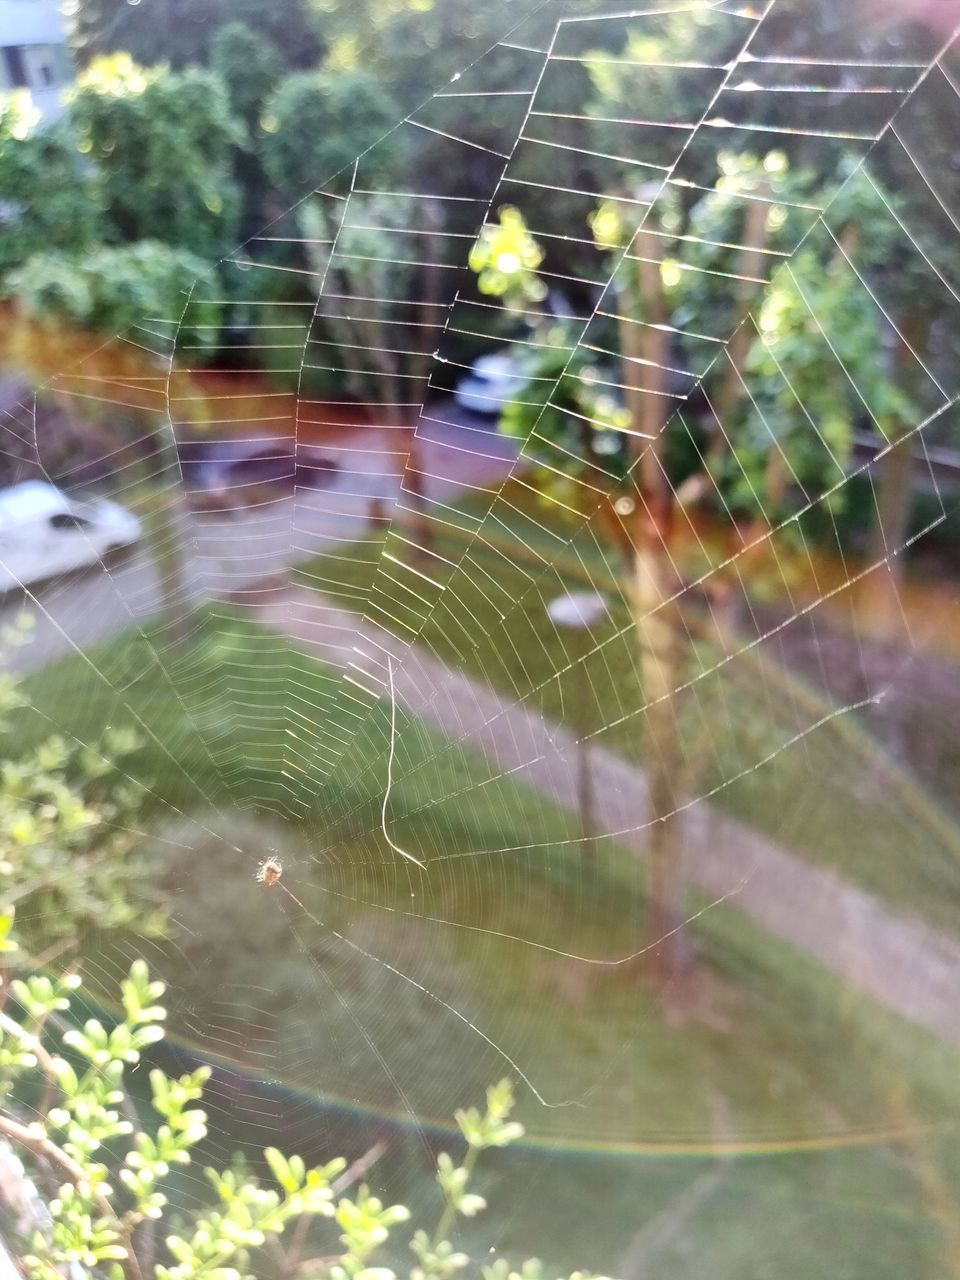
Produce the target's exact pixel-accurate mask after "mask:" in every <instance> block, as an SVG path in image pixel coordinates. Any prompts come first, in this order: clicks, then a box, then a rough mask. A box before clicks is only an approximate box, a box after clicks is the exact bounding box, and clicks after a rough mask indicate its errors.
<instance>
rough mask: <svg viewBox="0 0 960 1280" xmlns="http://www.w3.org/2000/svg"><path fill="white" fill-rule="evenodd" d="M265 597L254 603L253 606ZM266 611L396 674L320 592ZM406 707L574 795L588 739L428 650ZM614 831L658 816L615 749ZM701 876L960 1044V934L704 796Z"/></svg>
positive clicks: (698, 839) (689, 836)
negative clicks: (511, 701) (580, 742)
mask: <svg viewBox="0 0 960 1280" xmlns="http://www.w3.org/2000/svg"><path fill="white" fill-rule="evenodd" d="M251 603H253V601H251ZM255 608H256V612H257V616H258V617H259V618H260V620H261V621H262V622H263V623H264V624H265V625H266V626H269V627H272V628H274V629H275V630H277V631H279V632H282V633H284V634H285V635H287V636H289V637H290V638H291V639H292V640H293V641H294V642H295V643H296V644H298V645H299V646H301V647H302V648H303V649H305V650H306V651H308V652H310V653H311V654H313V655H314V656H315V657H316V658H318V659H319V660H321V661H325V662H329V663H334V664H336V665H345V664H346V662H347V661H351V662H355V663H357V664H358V665H359V666H361V667H363V666H364V663H365V662H366V664H367V666H368V667H369V670H370V672H371V674H372V675H373V676H374V678H375V679H382V678H383V676H384V671H383V668H382V665H378V664H377V662H376V660H375V659H370V658H367V659H364V657H363V653H364V651H365V652H366V653H367V654H370V655H373V654H377V653H378V652H380V650H379V649H378V647H377V645H376V644H375V643H368V644H365V643H363V642H364V640H368V641H371V642H373V641H381V642H382V632H378V631H377V629H376V628H375V627H374V626H373V624H370V625H366V624H364V623H363V622H362V620H361V619H360V618H358V616H357V615H356V614H352V613H349V612H347V611H345V610H343V609H340V608H338V607H336V606H335V605H333V604H331V603H330V602H329V601H327V600H325V599H324V598H323V597H322V596H321V595H319V594H317V593H315V592H313V591H309V590H307V589H305V588H301V587H296V586H293V585H278V588H277V589H276V590H274V591H272V592H267V593H265V594H262V595H258V596H257V598H256V605H255ZM395 680H396V692H397V698H398V701H399V702H400V703H401V704H402V705H403V706H405V707H406V708H407V709H409V710H410V711H411V712H412V713H413V714H415V715H416V716H418V717H419V718H420V719H422V720H423V721H425V722H426V723H428V724H430V725H432V726H434V727H435V728H437V729H439V730H441V731H442V732H443V733H444V734H445V735H447V736H448V737H450V738H452V739H454V740H458V741H460V742H462V743H463V745H464V746H465V747H467V748H469V749H471V750H473V751H475V752H477V753H479V754H480V755H482V756H483V757H485V758H486V759H487V760H488V761H489V762H490V763H491V764H492V765H494V766H495V767H496V770H497V772H498V773H503V774H510V776H511V779H512V780H513V781H515V782H518V783H522V784H525V785H527V786H529V787H532V788H534V789H536V790H537V791H538V792H540V793H541V795H543V796H545V797H547V798H549V799H550V800H552V801H555V802H556V803H557V804H559V805H564V806H570V804H571V798H572V797H573V796H575V795H576V778H575V768H576V741H575V738H574V736H573V735H572V734H571V733H570V732H569V730H567V729H565V728H563V727H561V726H560V725H558V724H553V723H550V722H548V721H546V720H545V719H543V718H542V717H541V716H540V715H539V714H537V713H536V712H535V711H532V710H528V709H525V708H524V707H521V706H510V707H505V706H504V704H503V702H502V701H501V699H500V698H499V696H498V695H497V693H496V692H494V691H493V690H492V689H490V688H489V687H488V686H486V685H483V684H480V683H478V682H477V681H475V680H472V679H470V678H469V677H468V676H465V675H463V674H462V673H461V672H458V671H453V670H451V669H450V668H448V667H446V666H444V665H443V664H441V663H439V662H437V661H436V660H435V659H434V658H431V657H430V656H429V655H428V654H426V653H424V652H422V651H421V650H419V649H417V648H415V647H414V648H413V649H411V650H410V651H409V652H408V653H407V654H406V655H405V656H404V658H403V660H402V665H400V666H398V667H396V668H395ZM592 759H593V769H594V785H595V790H596V808H597V812H598V813H599V814H602V815H603V821H602V830H603V831H604V832H606V833H618V834H617V840H618V843H620V844H622V845H626V846H627V847H628V848H633V849H635V850H636V852H637V853H638V854H639V855H642V854H643V852H644V848H645V844H646V838H645V831H644V825H645V823H646V822H647V820H648V812H649V810H648V804H647V788H646V783H645V780H644V776H643V773H642V772H641V771H640V770H639V769H638V768H637V767H636V766H635V765H633V764H631V763H629V762H628V761H626V760H624V759H623V758H622V757H620V756H618V755H616V754H614V753H613V752H610V751H607V750H604V749H602V748H597V749H596V750H595V751H594V752H593V756H592ZM680 820H681V821H682V824H683V829H684V833H685V836H684V845H685V848H686V849H687V850H689V851H690V853H689V855H688V858H687V867H686V872H687V875H688V876H689V878H690V879H691V880H692V881H693V882H694V883H696V884H697V885H698V886H699V887H700V888H702V889H704V890H705V891H706V892H707V893H708V894H710V895H711V896H713V897H717V898H719V897H727V896H729V898H730V900H731V901H733V902H735V903H736V905H737V906H739V907H740V908H741V909H742V910H743V911H745V912H747V913H748V914H749V915H750V916H752V917H753V919H755V920H756V921H757V923H759V924H760V925H762V926H763V927H764V928H765V929H766V930H768V931H769V932H770V933H772V934H774V935H776V936H777V937H779V938H782V939H784V940H786V941H787V942H790V943H792V944H793V945H794V946H796V947H798V948H799V949H800V950H802V951H805V952H807V953H808V954H809V955H811V956H813V957H814V958H815V959H816V960H818V961H819V962H820V963H821V964H823V965H825V966H826V967H827V968H828V969H831V970H832V971H833V972H834V973H835V974H837V975H838V976H839V977H840V978H842V979H843V980H844V981H846V982H849V983H850V984H851V986H853V987H856V988H859V989H860V990H862V991H865V992H866V993H867V994H869V995H870V996H872V997H873V998H874V999H875V1000H877V1001H878V1002H879V1003H881V1004H883V1005H886V1006H887V1007H888V1008H890V1009H893V1010H895V1011H896V1012H897V1013H899V1014H902V1015H904V1016H905V1017H907V1018H910V1019H912V1020H913V1021H914V1022H916V1023H918V1024H921V1025H922V1026H925V1027H927V1028H928V1029H929V1030H931V1031H933V1032H934V1033H936V1034H937V1035H939V1036H941V1037H943V1038H944V1039H945V1040H947V1041H949V1042H951V1043H954V1044H960V942H956V941H954V940H953V939H951V938H949V937H946V936H945V935H942V934H940V933H938V932H937V931H936V930H934V929H932V928H930V927H929V926H928V925H926V924H924V923H923V922H922V921H921V920H918V919H915V918H911V917H909V916H905V915H900V914H898V913H897V912H895V911H893V910H891V908H890V907H888V906H887V905H885V904H884V903H882V902H881V901H880V900H879V899H877V898H875V897H873V896H872V895H871V894H869V893H867V892H865V891H864V890H862V889H860V888H857V887H856V886H855V885H852V884H850V883H848V882H847V881H845V880H843V879H842V878H841V877H839V876H837V875H834V874H832V873H831V872H829V871H824V870H821V869H820V868H817V867H814V866H812V865H810V864H809V863H807V862H804V861H803V860H802V859H801V858H799V857H796V856H795V855H793V854H791V853H789V852H787V851H786V850H784V849H783V848H781V847H779V846H777V845H776V844H774V843H773V842H772V841H770V840H768V839H767V838H766V837H764V836H762V835H760V834H758V833H757V832H756V831H754V830H752V829H751V828H749V827H747V826H745V825H743V824H742V823H740V822H738V821H736V820H735V819H733V818H730V817H728V816H726V815H725V814H723V813H721V812H720V811H719V810H718V809H716V808H715V807H713V806H712V805H711V804H709V803H708V802H705V801H703V802H700V803H698V804H695V805H693V806H692V807H691V808H690V809H688V810H686V811H685V812H684V813H683V815H682V816H681V819H680Z"/></svg>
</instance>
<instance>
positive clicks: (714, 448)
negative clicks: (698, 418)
mask: <svg viewBox="0 0 960 1280" xmlns="http://www.w3.org/2000/svg"><path fill="white" fill-rule="evenodd" d="M767 192H769V186H768V185H767V184H764V185H763V187H761V189H760V190H759V191H758V193H757V194H758V195H764V194H766V193H767ZM769 212H770V206H769V205H768V204H767V203H766V202H765V201H762V200H751V201H749V202H748V204H747V209H746V213H745V214H744V218H743V239H742V241H741V244H742V249H741V252H740V254H739V256H738V259H737V264H736V271H737V275H738V276H739V277H740V278H739V279H738V280H736V281H735V282H734V315H733V330H732V333H731V336H730V341H729V342H728V343H727V367H726V372H725V374H724V377H723V381H722V382H721V384H720V388H719V390H718V391H717V394H716V396H715V397H714V401H713V412H714V414H715V416H716V419H717V428H716V434H715V436H714V438H713V442H712V444H711V447H710V454H711V457H716V456H717V455H718V454H723V453H724V452H725V451H726V449H727V447H728V444H729V441H728V436H727V428H728V425H729V418H730V414H731V412H732V411H733V409H734V408H735V407H736V404H737V401H738V400H739V399H740V396H741V394H742V392H743V387H742V384H741V381H740V376H741V370H742V368H743V363H744V361H745V360H746V358H747V353H748V352H749V350H750V347H751V345H752V343H753V340H754V337H755V336H756V330H755V329H754V328H753V326H752V325H751V324H750V322H749V321H748V316H749V315H750V307H751V305H752V303H753V300H754V298H755V297H756V296H757V290H758V288H759V287H760V286H758V285H757V284H756V283H755V280H757V279H759V278H762V277H763V275H764V267H765V265H766V254H765V253H764V249H765V248H766V246H767V240H768V230H767V216H768V214H769Z"/></svg>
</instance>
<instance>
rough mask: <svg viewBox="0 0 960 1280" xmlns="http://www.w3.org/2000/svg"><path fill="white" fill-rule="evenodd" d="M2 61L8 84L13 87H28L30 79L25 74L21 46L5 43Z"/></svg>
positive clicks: (25, 69)
mask: <svg viewBox="0 0 960 1280" xmlns="http://www.w3.org/2000/svg"><path fill="white" fill-rule="evenodd" d="M3 62H4V67H5V69H6V72H7V79H8V80H9V82H10V85H11V86H12V87H13V88H14V89H29V87H30V80H29V78H28V76H27V65H26V62H25V61H24V57H23V49H22V48H21V46H20V45H18V44H10V45H7V46H6V47H5V48H4V50H3Z"/></svg>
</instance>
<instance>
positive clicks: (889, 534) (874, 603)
mask: <svg viewBox="0 0 960 1280" xmlns="http://www.w3.org/2000/svg"><path fill="white" fill-rule="evenodd" d="M912 497H913V436H912V435H908V436H901V437H900V438H899V440H897V441H895V442H894V443H893V445H892V447H891V449H890V451H889V452H888V453H886V454H884V456H883V457H882V458H881V459H880V461H879V462H878V463H877V480H876V484H875V486H874V501H875V503H876V518H875V520H874V524H873V531H872V534H871V538H870V548H869V552H868V555H869V564H870V565H871V566H877V567H876V568H875V569H874V570H873V572H872V573H870V574H868V575H867V577H866V578H865V579H864V591H863V592H862V596H863V599H864V601H865V604H866V612H867V618H868V620H869V621H870V622H872V623H875V624H877V625H879V626H881V627H884V628H886V627H889V626H890V625H891V624H892V623H894V622H895V621H896V619H897V618H898V617H899V613H900V603H899V583H900V577H901V574H902V570H903V566H902V556H899V555H895V554H894V553H895V552H897V551H899V550H900V549H901V548H902V547H903V544H904V541H905V539H906V536H907V529H908V526H909V521H910V504H911V499H912Z"/></svg>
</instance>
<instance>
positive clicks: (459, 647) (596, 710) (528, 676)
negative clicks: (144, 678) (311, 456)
mask: <svg viewBox="0 0 960 1280" xmlns="http://www.w3.org/2000/svg"><path fill="white" fill-rule="evenodd" d="M511 504H515V505H511ZM548 519H552V520H553V522H554V523H553V525H552V527H551V528H547V527H545V526H544V522H545V521H547V520H548ZM558 533H559V534H561V535H562V537H563V539H564V540H566V539H570V538H571V537H572V542H571V544H570V545H569V546H568V547H565V546H563V545H562V543H561V541H560V540H559V538H558V536H557V534H558ZM468 542H469V554H468V555H467V557H466V559H465V560H464V561H463V564H462V567H461V568H460V569H458V570H457V571H456V572H455V573H454V575H453V576H452V577H451V579H450V580H449V582H448V584H447V587H446V590H445V591H444V592H443V593H442V595H441V596H440V599H439V603H438V604H437V607H436V608H435V609H434V610H433V611H432V612H431V613H430V614H429V616H428V617H427V618H426V621H425V623H421V616H422V608H421V607H420V606H418V605H417V606H415V605H414V602H411V601H409V600H408V599H405V597H404V593H403V592H402V591H401V590H400V589H398V588H396V587H395V586H394V585H393V584H392V582H391V579H390V578H389V577H388V576H385V575H380V576H379V577H377V576H376V570H377V566H378V565H379V564H380V543H379V541H377V540H371V541H368V542H361V543H356V544H353V545H352V546H348V547H346V548H343V549H341V550H340V551H339V552H338V553H337V554H335V555H324V556H319V557H316V558H315V559H313V560H311V561H310V562H309V563H307V564H306V565H305V566H303V567H302V568H300V569H298V575H297V576H298V580H300V581H302V582H303V583H305V584H306V585H309V586H313V587H315V588H316V589H317V590H319V591H322V592H323V593H324V594H326V595H327V596H329V597H330V598H331V599H333V600H335V601H336V602H337V603H339V604H340V605H342V606H343V607H345V608H349V609H354V610H356V611H358V612H359V611H363V610H364V609H365V608H367V607H368V601H373V604H374V614H373V616H377V614H376V611H375V607H376V605H377V604H379V605H382V606H383V607H384V609H385V611H386V612H387V613H388V614H389V615H391V616H393V617H395V618H396V619H398V620H399V621H400V622H401V623H402V622H403V621H405V620H406V621H409V623H410V625H411V626H413V627H415V628H416V629H417V630H418V631H419V635H418V638H417V643H418V644H419V645H421V646H422V647H423V648H424V649H425V650H427V651H429V652H431V653H433V654H434V655H435V656H436V657H437V658H439V659H440V660H441V661H443V662H445V663H447V664H449V665H451V666H454V667H457V668H459V669H462V670H465V671H467V672H469V673H470V674H472V675H473V676H475V677H477V678H480V679H482V680H484V681H486V682H487V683H489V684H491V685H493V686H494V687H495V688H497V689H498V690H500V691H501V692H502V693H503V694H504V696H505V697H506V699H507V700H508V701H509V700H512V699H526V700H527V705H532V706H534V707H539V708H541V709H542V710H543V712H544V714H545V715H546V716H548V717H551V718H555V719H560V720H563V719H566V720H567V721H568V722H571V723H573V724H574V725H577V724H580V723H586V724H587V725H588V727H589V728H590V729H591V731H592V732H593V733H594V735H595V740H596V741H597V742H599V743H601V744H603V745H605V746H607V747H610V748H611V749H613V750H615V751H618V752H620V753H622V754H624V755H626V756H627V757H628V758H633V759H636V760H637V761H638V762H640V763H642V762H643V759H644V740H643V739H644V717H643V715H642V714H638V709H639V708H641V707H642V706H643V692H642V685H641V680H640V676H639V672H638V670H637V663H636V658H635V646H634V642H633V638H632V635H631V634H630V632H629V630H627V631H626V633H625V634H621V633H623V632H624V629H625V628H628V623H629V614H628V610H627V606H626V603H625V601H624V599H623V596H622V594H621V592H620V589H619V587H618V585H617V582H616V580H615V578H614V576H613V574H612V572H611V566H610V564H609V563H608V562H607V560H606V558H605V556H604V553H603V552H602V550H601V548H600V547H599V546H598V544H597V542H596V540H595V539H594V537H593V536H592V534H591V533H590V531H589V530H585V531H582V532H581V533H579V534H577V535H576V536H573V526H572V525H571V526H570V528H567V529H565V528H564V527H563V525H562V524H560V523H558V522H557V518H556V517H548V516H547V515H546V513H545V512H544V511H543V510H542V509H541V508H539V507H536V506H534V505H533V503H532V501H531V499H530V498H529V495H524V494H523V493H522V491H518V490H517V488H513V489H510V488H508V490H507V491H506V497H505V498H504V499H502V500H501V501H500V502H499V503H498V504H497V507H496V518H495V519H494V518H490V519H488V520H487V522H486V523H485V525H484V527H483V536H482V537H478V538H476V539H474V540H472V542H470V541H469V539H468V536H466V535H464V533H462V532H458V531H457V530H455V529H453V528H451V529H450V530H449V531H448V532H446V533H445V534H442V535H440V538H439V543H438V546H437V550H438V551H439V552H440V554H441V555H444V556H446V557H447V558H448V559H449V560H451V561H454V562H458V563H459V561H460V559H461V556H462V555H463V552H464V550H465V549H466V547H467V546H468ZM393 550H394V551H396V550H397V548H396V547H394V548H393ZM375 580H376V584H377V589H376V592H375V593H374V594H373V595H372V596H371V586H372V584H373V583H374V581H375ZM584 589H593V590H600V591H602V592H603V593H604V595H605V596H606V598H607V600H608V602H609V605H610V617H609V619H608V620H607V621H606V622H604V623H601V624H600V625H598V626H597V627H595V628H594V629H593V633H592V635H593V645H594V649H595V651H594V652H593V653H592V654H591V655H590V656H589V657H588V658H587V660H586V662H585V664H584V665H585V668H586V675H587V682H584V681H583V680H582V679H578V678H577V673H576V672H575V671H571V670H570V663H571V662H572V661H576V659H577V658H578V656H579V652H582V650H579V643H580V642H579V640H578V638H577V637H576V636H571V634H570V633H567V634H561V632H560V631H559V630H558V629H557V628H556V627H555V626H554V625H553V623H552V622H551V621H550V619H549V618H548V616H547V612H546V605H547V603H548V602H549V601H550V600H551V599H552V598H553V597H554V596H557V595H560V594H562V593H564V592H567V591H571V590H580V591H582V590H584ZM391 592H392V593H393V594H391ZM398 634H401V635H402V634H405V632H404V631H403V630H402V629H400V628H398ZM724 657H725V655H724V654H723V652H722V651H721V650H720V649H719V648H718V647H717V645H716V644H713V643H709V642H707V641H705V640H702V639H701V640H698V641H696V642H691V643H690V645H689V646H688V653H687V659H686V662H685V664H684V674H683V680H684V681H685V682H687V684H688V687H687V689H686V692H685V693H684V694H683V696H682V701H681V703H680V706H681V716H682V726H683V729H682V732H683V740H684V748H685V756H686V760H687V767H688V771H689V773H688V777H687V779H686V789H687V794H688V795H701V796H703V795H706V794H707V793H710V792H713V793H714V794H713V795H712V797H711V803H713V804H716V805H718V806H720V807H722V808H723V809H725V810H726V811H727V812H729V813H731V814H733V815H735V816H736V817H739V818H741V819H742V820H744V821H745V822H747V823H749V824H750V825H751V826H753V827H755V828H757V829H758V830H761V831H763V832H765V833H767V834H769V835H770V836H771V837H773V838H774V839H775V840H777V841H779V842H780V843H782V844H783V845H785V846H786V847H788V848H790V849H793V850H794V851H796V852H798V853H801V854H802V855H803V856H804V857H806V858H809V859H810V860H811V861H813V862H816V863H818V864H819V865H821V866H824V867H827V868H829V869H831V870H834V871H836V872H838V873H840V874H841V875H843V876H845V877H847V878H849V879H851V880H854V881H856V882H858V883H860V884H861V885H863V886H864V887H865V888H867V889H869V890H870V891H871V892H873V893H875V894H876V895H878V896H879V897H881V898H883V899H885V900H886V901H888V902H889V903H891V904H892V905H894V906H896V907H897V908H898V909H899V910H907V911H915V912H916V913H918V914H919V915H921V916H923V917H924V918H925V919H927V920H928V921H930V922H931V923H932V924H934V925H936V926H937V927H939V928H942V929H945V930H948V931H951V932H954V933H957V932H960V833H958V831H957V829H956V824H955V822H954V821H953V820H952V819H951V818H950V817H949V816H948V815H947V814H945V813H943V812H941V811H940V810H939V809H938V807H937V805H936V803H935V802H933V801H932V800H930V799H929V797H927V796H926V795H925V794H924V793H923V792H922V791H921V789H920V788H919V786H918V785H917V784H916V783H915V782H914V781H912V780H911V779H910V778H909V776H908V775H907V774H906V772H905V771H904V770H900V769H898V768H897V767H896V766H895V765H893V764H892V763H891V762H890V761H889V760H887V759H885V758H884V757H883V755H882V753H881V752H880V750H879V749H878V748H877V747H876V745H875V744H873V743H872V742H871V741H870V739H869V738H868V736H867V734H866V732H865V731H864V730H863V728H862V727H861V725H860V723H859V722H858V719H857V716H856V715H855V714H845V715H834V716H833V717H832V718H829V719H828V721H827V723H826V724H824V725H822V726H821V727H819V728H816V729H814V730H812V731H811V726H813V725H815V724H817V723H818V722H819V721H820V720H822V719H823V718H824V717H829V716H830V714H831V712H832V711H833V710H835V709H834V708H831V707H830V706H829V705H828V704H827V703H825V702H824V701H823V700H822V699H820V698H819V697H818V696H817V695H815V694H814V693H813V692H812V691H810V690H809V689H808V688H806V687H805V686H802V685H801V684H800V683H799V682H798V681H795V680H792V679H791V678H790V676H789V674H788V673H787V672H786V671H785V670H784V669H783V668H782V667H781V666H780V665H779V664H776V663H774V662H773V661H772V660H771V659H770V658H769V657H767V656H766V655H765V654H763V653H762V652H761V651H760V650H759V649H756V648H755V649H742V650H741V651H740V652H738V653H736V654H735V656H734V657H733V658H732V659H731V660H730V661H724ZM587 683H588V685H589V687H588V688H587ZM585 690H586V694H584V691H585ZM584 717H586V719H585V720H584ZM813 797H815V803H812V798H813Z"/></svg>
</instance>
